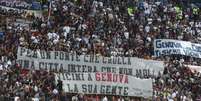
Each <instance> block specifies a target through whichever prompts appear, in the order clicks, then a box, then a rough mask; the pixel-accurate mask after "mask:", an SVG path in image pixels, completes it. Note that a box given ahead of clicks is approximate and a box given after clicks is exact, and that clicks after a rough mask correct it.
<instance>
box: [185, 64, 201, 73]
mask: <svg viewBox="0 0 201 101" xmlns="http://www.w3.org/2000/svg"><path fill="white" fill-rule="evenodd" d="M185 66H186V67H188V68H190V70H191V72H193V73H197V72H199V73H201V66H195V65H185Z"/></svg>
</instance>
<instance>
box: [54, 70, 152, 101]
mask: <svg viewBox="0 0 201 101" xmlns="http://www.w3.org/2000/svg"><path fill="white" fill-rule="evenodd" d="M55 75H56V76H55V80H56V81H57V80H61V81H62V82H63V90H64V91H65V92H68V93H84V94H103V95H121V96H136V97H145V98H148V97H151V96H152V92H153V88H152V86H153V85H152V80H151V79H139V78H136V77H133V76H128V75H124V74H114V73H101V72H96V73H60V74H55Z"/></svg>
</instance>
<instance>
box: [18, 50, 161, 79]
mask: <svg viewBox="0 0 201 101" xmlns="http://www.w3.org/2000/svg"><path fill="white" fill-rule="evenodd" d="M17 60H18V63H19V64H20V65H21V66H22V67H24V68H29V69H36V70H54V71H62V72H63V71H64V72H112V73H119V74H127V75H133V76H139V77H144V76H148V77H149V76H150V75H158V72H162V71H163V69H164V66H163V62H162V61H154V60H144V59H139V58H135V57H102V56H93V55H77V54H70V53H67V52H62V51H42V50H36V51H33V50H30V49H26V48H22V47H19V48H18V54H17Z"/></svg>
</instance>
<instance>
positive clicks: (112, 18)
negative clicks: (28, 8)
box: [0, 0, 201, 101]
mask: <svg viewBox="0 0 201 101" xmlns="http://www.w3.org/2000/svg"><path fill="white" fill-rule="evenodd" d="M5 2H6V1H5ZM49 3H50V2H49ZM0 4H1V3H0ZM50 5H51V7H50V9H49V12H50V13H49V14H48V13H47V12H46V13H44V17H42V18H38V17H34V16H26V15H24V14H22V12H19V11H18V10H16V11H15V13H13V11H7V10H6V9H3V8H2V9H0V15H1V16H0V22H1V23H0V32H2V33H0V56H1V60H0V79H1V80H0V85H1V86H0V96H1V98H2V99H4V100H7V101H10V100H11V98H12V99H15V101H29V100H33V101H39V100H41V101H71V100H72V101H138V100H139V101H140V100H143V99H142V98H131V97H113V96H97V95H91V96H88V95H83V94H77V95H76V94H66V93H65V92H63V90H62V82H60V81H58V83H55V80H54V75H53V73H52V72H47V71H35V70H30V71H29V70H26V69H23V68H22V67H20V66H19V65H18V64H16V61H15V60H16V58H17V56H16V52H17V47H18V46H22V47H27V48H30V49H41V50H48V51H50V50H56V51H66V52H76V53H78V54H80V55H81V54H96V55H102V56H131V57H139V58H145V59H156V60H163V61H165V70H164V73H163V74H160V76H157V77H152V79H153V83H154V87H153V88H154V92H153V97H152V98H149V99H144V100H152V101H195V100H196V99H199V98H201V95H200V94H201V74H200V73H199V72H192V71H191V70H190V69H189V68H188V67H186V66H185V65H184V64H192V65H200V59H198V58H193V57H187V56H180V55H172V56H161V57H154V47H153V41H154V39H176V40H184V41H190V42H193V43H201V11H200V8H199V7H198V6H196V5H194V4H191V3H189V0H143V1H141V0H125V1H121V0H51V4H50ZM4 6H5V5H4ZM7 19H9V20H11V21H10V22H9V21H7ZM17 19H23V20H25V21H29V22H30V23H29V24H28V25H27V26H24V25H23V24H15V21H16V20H17ZM72 95H75V96H73V97H72ZM71 97H72V98H71ZM117 98H118V100H117ZM100 99H101V100H100ZM0 100H1V99H0ZM1 101H3V100H1Z"/></svg>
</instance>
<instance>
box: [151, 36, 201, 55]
mask: <svg viewBox="0 0 201 101" xmlns="http://www.w3.org/2000/svg"><path fill="white" fill-rule="evenodd" d="M154 54H155V56H161V55H173V54H177V55H185V56H191V57H195V58H201V45H200V44H195V43H191V42H187V41H178V40H171V39H156V40H154Z"/></svg>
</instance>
